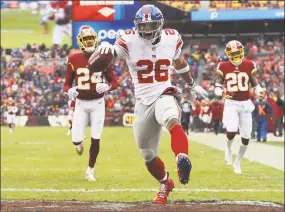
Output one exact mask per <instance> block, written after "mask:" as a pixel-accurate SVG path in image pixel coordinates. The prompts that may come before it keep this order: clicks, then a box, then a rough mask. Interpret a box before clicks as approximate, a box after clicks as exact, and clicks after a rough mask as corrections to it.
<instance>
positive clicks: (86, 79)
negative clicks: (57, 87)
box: [76, 68, 102, 90]
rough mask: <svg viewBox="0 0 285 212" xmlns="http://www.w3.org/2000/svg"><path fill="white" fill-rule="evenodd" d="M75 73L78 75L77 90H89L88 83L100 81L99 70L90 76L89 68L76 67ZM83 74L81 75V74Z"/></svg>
mask: <svg viewBox="0 0 285 212" xmlns="http://www.w3.org/2000/svg"><path fill="white" fill-rule="evenodd" d="M76 74H77V75H79V77H78V78H77V80H78V85H77V86H78V89H79V90H89V89H90V83H94V84H95V83H100V82H102V77H101V74H102V73H101V72H98V73H95V72H94V73H93V74H92V75H91V76H90V70H89V69H88V68H78V69H77V70H76ZM82 74H83V75H82Z"/></svg>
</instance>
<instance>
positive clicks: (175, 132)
mask: <svg viewBox="0 0 285 212" xmlns="http://www.w3.org/2000/svg"><path fill="white" fill-rule="evenodd" d="M170 134H171V149H172V151H173V152H174V154H175V156H177V155H178V154H179V153H184V154H186V155H188V138H187V136H186V134H185V132H184V131H183V128H182V126H181V125H175V126H174V127H173V128H172V129H171V130H170Z"/></svg>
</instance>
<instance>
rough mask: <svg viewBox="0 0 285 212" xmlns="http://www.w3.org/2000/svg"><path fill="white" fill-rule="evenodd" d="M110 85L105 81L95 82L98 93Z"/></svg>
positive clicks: (108, 88) (103, 91)
mask: <svg viewBox="0 0 285 212" xmlns="http://www.w3.org/2000/svg"><path fill="white" fill-rule="evenodd" d="M110 88H111V86H110V85H108V84H106V83H97V84H96V91H97V93H98V94H102V93H105V92H107V91H108V90H110Z"/></svg>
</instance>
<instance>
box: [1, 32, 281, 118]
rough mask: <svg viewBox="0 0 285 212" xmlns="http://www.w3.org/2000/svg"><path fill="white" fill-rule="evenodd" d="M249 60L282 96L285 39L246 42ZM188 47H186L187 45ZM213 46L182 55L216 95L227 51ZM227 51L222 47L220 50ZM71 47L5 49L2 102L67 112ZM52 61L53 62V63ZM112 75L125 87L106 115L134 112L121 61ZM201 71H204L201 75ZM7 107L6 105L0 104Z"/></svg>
mask: <svg viewBox="0 0 285 212" xmlns="http://www.w3.org/2000/svg"><path fill="white" fill-rule="evenodd" d="M243 43H244V44H245V48H246V52H247V53H248V58H250V59H253V60H254V61H256V64H257V68H258V70H259V72H258V78H259V79H260V81H261V84H262V85H263V86H265V87H266V88H267V91H268V92H271V91H273V92H275V93H277V92H279V93H281V96H282V95H284V93H283V90H284V84H283V83H282V82H283V80H284V38H283V40H280V39H278V38H275V40H273V39H272V38H270V39H267V38H266V39H265V38H262V37H259V38H256V39H255V40H248V41H247V42H246V41H243ZM185 47H186V48H187V45H186V46H185ZM218 49H219V48H217V47H215V46H214V48H211V49H208V50H207V51H205V50H204V49H199V48H198V47H197V45H193V46H191V53H190V52H189V50H186V52H185V51H184V57H185V59H186V60H187V62H188V63H189V64H190V65H191V66H192V67H193V68H192V71H193V76H195V77H196V78H197V77H198V75H199V76H202V85H203V86H204V87H205V88H206V89H208V90H209V91H210V94H211V96H212V97H213V90H214V80H215V67H216V66H217V64H218V62H219V61H222V60H224V59H226V58H225V56H224V54H223V52H221V51H218ZM221 49H223V46H221ZM69 51H70V49H69V48H67V47H66V46H64V47H63V48H61V49H59V50H57V51H54V50H51V49H47V48H45V47H44V46H42V45H39V46H36V45H32V46H30V45H28V46H24V47H22V48H21V49H13V50H12V51H10V50H9V49H8V50H3V53H2V56H1V67H2V68H3V69H2V70H4V71H3V72H2V73H1V79H2V80H1V93H2V101H3V103H4V105H5V100H6V99H7V98H8V97H9V96H12V97H13V98H14V99H15V100H16V102H17V103H18V104H19V108H20V112H19V113H20V114H21V115H24V114H26V115H40V116H44V115H50V114H54V112H58V113H59V114H67V109H68V106H67V96H66V95H64V93H63V92H62V85H63V82H64V76H65V66H64V62H65V57H66V56H67V55H68V53H69ZM52 57H54V58H55V59H52ZM114 71H115V74H116V76H117V78H118V81H119V84H120V85H121V87H120V88H119V89H118V90H116V91H113V92H112V93H109V94H108V95H106V97H105V98H106V109H107V111H118V110H123V111H132V110H133V106H134V100H135V99H134V96H133V92H132V91H133V86H132V83H131V77H130V75H129V74H128V71H127V67H126V66H125V63H124V62H123V61H115V62H114ZM199 72H202V73H199ZM171 77H172V78H171V80H172V82H173V83H174V84H175V85H177V86H179V87H183V88H184V89H183V92H184V93H187V85H185V84H184V83H183V81H182V80H181V79H180V78H179V77H178V76H177V75H176V74H174V70H173V75H172V76H171ZM1 106H3V104H2V105H1Z"/></svg>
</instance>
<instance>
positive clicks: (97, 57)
mask: <svg viewBox="0 0 285 212" xmlns="http://www.w3.org/2000/svg"><path fill="white" fill-rule="evenodd" d="M112 60H113V55H112V53H111V50H110V51H109V52H108V54H101V53H100V52H98V51H97V50H96V51H95V52H94V53H93V54H92V55H91V56H90V58H89V61H88V66H89V69H90V71H91V72H102V71H105V70H106V69H107V68H108V66H109V65H110V63H111V62H112Z"/></svg>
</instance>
